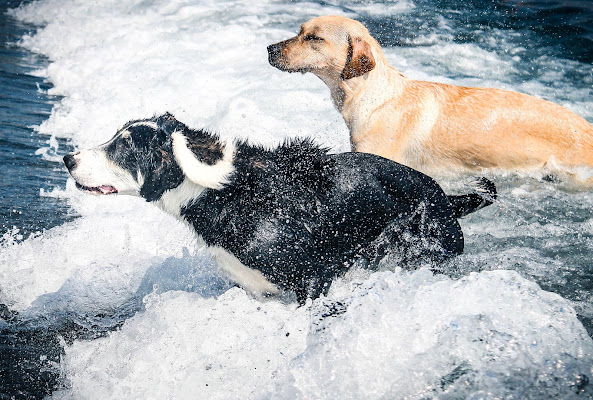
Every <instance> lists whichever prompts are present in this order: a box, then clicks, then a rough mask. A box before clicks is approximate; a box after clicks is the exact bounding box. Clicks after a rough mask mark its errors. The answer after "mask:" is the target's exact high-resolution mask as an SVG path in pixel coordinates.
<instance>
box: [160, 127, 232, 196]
mask: <svg viewBox="0 0 593 400" xmlns="http://www.w3.org/2000/svg"><path fill="white" fill-rule="evenodd" d="M171 137H172V138H173V154H174V155H175V159H176V160H177V163H178V164H179V166H180V167H181V169H182V170H183V173H184V174H185V176H186V177H187V178H188V179H190V180H191V181H192V182H194V183H196V184H198V185H200V186H203V187H206V188H210V189H222V187H223V186H224V185H225V184H226V183H228V179H229V176H230V175H231V174H232V173H233V171H234V170H235V167H234V166H233V156H234V154H235V144H234V143H233V142H232V141H231V140H229V141H227V143H226V144H225V146H224V151H223V158H222V160H220V161H219V162H217V163H216V164H214V165H208V164H206V163H203V162H201V161H199V160H198V159H197V158H196V156H195V155H194V153H193V152H192V151H191V150H190V149H189V148H188V147H187V138H186V137H185V136H184V135H183V134H182V133H181V132H178V131H175V132H173V133H172V134H171Z"/></svg>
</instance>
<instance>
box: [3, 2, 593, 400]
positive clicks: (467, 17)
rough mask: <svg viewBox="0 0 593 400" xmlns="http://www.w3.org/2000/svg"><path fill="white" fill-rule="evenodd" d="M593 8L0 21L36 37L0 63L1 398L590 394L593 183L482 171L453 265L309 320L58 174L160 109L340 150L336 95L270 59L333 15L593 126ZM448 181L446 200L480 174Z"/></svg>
mask: <svg viewBox="0 0 593 400" xmlns="http://www.w3.org/2000/svg"><path fill="white" fill-rule="evenodd" d="M95 3H96V4H95ZM15 5H16V2H8V3H4V7H5V8H11V7H14V6H15ZM592 8H593V7H592V6H591V5H590V3H588V2H577V1H547V2H535V1H494V2H492V1H470V2H467V1H463V2H462V1H457V0H447V1H446V0H442V1H428V0H414V1H408V0H400V1H385V2H367V1H355V0H351V1H339V2H338V1H323V2H322V1H317V2H316V1H298V2H297V1H295V2H288V1H279V0H278V1H271V0H270V1H262V2H252V1H246V0H245V1H242V0H226V1H200V2H188V1H183V0H172V1H170V0H169V1H164V0H162V1H159V0H124V1H121V0H119V1H116V0H108V1H103V2H86V1H82V0H40V1H38V2H35V3H31V4H30V5H28V6H26V7H24V8H21V9H19V10H18V11H16V12H12V13H11V14H10V15H9V16H6V15H4V16H3V17H2V18H3V20H2V21H3V25H2V26H3V28H2V29H3V30H2V32H3V33H4V34H5V35H7V39H5V40H3V42H6V41H8V42H14V41H15V40H17V39H18V38H19V37H20V38H22V39H21V41H20V42H19V43H20V47H14V46H8V47H6V48H4V49H3V53H2V57H3V63H2V69H3V71H5V72H4V73H3V75H2V79H3V80H2V93H1V96H2V98H1V99H0V100H1V101H3V103H2V108H1V109H2V118H3V119H2V123H3V124H7V125H9V126H8V129H6V128H5V125H3V126H2V132H1V133H0V134H1V135H2V136H1V139H2V141H3V142H2V146H1V149H0V151H2V152H3V154H2V157H3V160H5V159H6V160H11V161H10V162H9V163H7V164H9V165H7V166H4V165H3V172H2V174H3V175H1V178H2V182H1V183H0V185H2V194H1V195H2V196H3V197H2V209H3V211H2V213H3V214H2V229H3V231H2V232H0V234H3V236H2V239H1V244H0V246H1V247H0V304H3V305H4V306H3V307H2V308H1V309H0V315H1V316H2V319H3V320H4V321H2V320H0V329H1V332H0V398H10V397H11V396H15V397H17V398H28V397H43V396H44V395H46V394H50V395H51V397H52V398H57V399H94V398H101V399H104V398H112V399H119V398H138V399H140V398H141V399H146V398H155V399H157V398H196V397H198V398H257V399H260V398H380V397H387V398H407V399H427V398H441V399H458V398H475V399H477V398H484V399H490V398H509V399H510V398H531V399H540V398H552V397H557V398H562V399H570V398H576V399H581V398H590V397H592V396H593V391H592V390H593V389H592V385H591V384H590V383H589V381H590V380H591V379H593V370H592V367H593V340H592V339H591V334H593V263H592V262H591V254H592V253H591V250H590V249H591V245H592V243H593V218H592V217H591V211H590V210H591V209H592V205H593V204H592V203H593V197H592V196H591V194H590V192H589V191H587V190H581V189H579V188H575V187H573V186H572V185H571V184H569V183H563V182H549V181H547V180H543V179H542V177H544V176H545V175H546V173H545V172H541V173H534V174H512V173H488V174H487V176H488V177H489V178H490V179H492V180H493V181H495V182H496V184H497V186H498V188H499V192H500V201H499V202H498V203H497V204H496V205H493V206H491V207H489V208H488V209H485V210H482V211H480V212H479V213H476V214H473V215H471V216H469V217H467V218H465V219H464V220H462V227H463V229H464V232H465V236H466V253H465V254H464V255H463V256H461V257H459V258H458V259H457V260H456V262H455V263H453V265H451V266H449V267H447V269H446V270H443V271H442V273H433V272H431V271H428V270H419V271H414V272H409V271H402V270H400V269H399V268H398V267H397V266H395V265H387V266H386V270H385V271H381V272H377V273H374V274H368V273H365V272H362V271H353V272H352V274H351V275H349V276H347V277H345V278H344V279H340V280H338V281H337V282H335V283H334V284H333V285H332V288H331V290H330V293H329V295H328V297H327V298H325V299H319V300H316V301H315V302H313V303H312V304H309V305H307V306H306V307H301V308H297V307H296V306H295V305H291V304H282V303H279V302H276V301H268V302H259V301H256V300H254V299H252V298H250V297H249V296H248V295H247V294H245V292H244V291H243V290H241V289H239V288H233V287H232V285H231V284H230V283H229V282H228V281H227V280H226V279H225V278H224V277H223V276H222V275H221V274H219V272H218V271H216V270H215V269H214V267H213V266H212V264H211V262H210V260H209V258H208V256H207V255H206V254H204V252H203V251H202V250H201V249H200V248H198V247H197V245H196V243H195V241H194V239H193V237H192V234H191V232H189V231H188V230H187V229H186V228H185V227H184V226H182V225H181V224H179V223H177V222H176V221H175V220H174V219H173V218H171V217H169V216H167V215H164V214H163V213H162V212H160V211H159V210H157V209H156V208H154V207H151V206H150V205H148V204H145V203H143V202H142V201H140V200H139V199H134V198H129V197H124V196H121V197H118V196H110V197H103V198H97V197H93V196H88V195H85V194H83V193H81V192H79V191H77V190H76V189H75V188H74V185H73V183H72V182H71V181H66V174H65V171H64V169H63V168H62V166H61V165H60V157H61V156H62V155H63V154H64V153H66V152H68V151H70V149H71V147H89V146H94V145H97V144H99V143H101V142H103V141H105V140H107V139H108V138H110V137H111V136H112V135H113V133H114V132H115V130H116V129H117V128H118V127H119V126H120V125H121V124H123V123H124V122H126V121H127V120H130V119H135V118H143V117H146V116H150V115H153V114H157V113H162V112H165V111H170V112H172V113H174V114H175V115H176V116H177V117H178V118H179V119H180V120H182V121H183V122H185V123H186V124H188V125H190V126H195V127H202V126H206V127H209V128H211V129H215V130H217V131H219V132H220V133H221V134H222V135H223V136H225V137H227V136H234V137H243V138H245V137H248V138H249V139H250V140H252V141H254V142H260V143H265V144H274V143H278V142H280V141H282V140H283V139H284V138H285V137H288V136H297V135H307V136H312V137H314V138H315V139H316V140H317V141H318V142H319V143H321V144H324V145H327V146H330V147H332V149H333V150H334V151H344V150H347V149H348V136H347V129H346V127H345V125H344V122H343V120H342V119H341V117H340V115H339V114H338V113H337V111H335V110H334V109H333V108H332V105H331V101H330V98H329V91H328V90H327V88H326V87H325V86H324V85H323V84H322V83H321V82H320V81H319V80H317V78H315V77H313V76H310V75H304V76H303V75H300V74H291V75H289V74H286V73H282V72H280V71H277V70H276V69H274V68H272V67H270V66H269V65H268V64H267V54H266V46H267V45H268V44H270V43H274V42H277V41H279V40H282V39H285V38H288V37H290V36H293V35H294V34H295V33H296V32H298V27H299V25H300V24H301V23H302V22H304V21H305V20H307V19H309V18H311V17H313V16H317V15H323V14H343V15H347V16H350V17H354V18H356V19H359V20H361V21H362V22H363V23H365V24H366V25H367V26H368V27H369V29H370V31H371V33H372V34H373V35H374V36H375V37H377V38H378V40H379V41H380V42H381V44H382V45H383V46H384V47H385V52H386V54H387V56H388V58H389V59H390V61H391V62H392V63H393V65H395V66H396V67H397V68H399V69H400V70H401V71H402V72H403V73H404V74H406V75H408V76H410V77H414V78H420V79H430V80H436V81H440V82H451V83H456V84H463V85H474V86H494V87H501V88H508V89H514V90H519V91H523V92H527V93H530V94H533V95H536V96H539V97H543V98H545V99H548V100H551V101H554V102H557V103H559V104H562V105H564V106H566V107H569V108H570V109H572V110H574V111H575V112H577V113H579V114H580V115H582V116H583V117H585V118H586V119H588V120H589V121H593V96H592V94H593V93H592V86H593V68H592V66H591V62H592V60H593V36H592V32H591V30H592V27H593V24H592V23H591V22H592V21H593V10H592ZM33 25H34V26H37V27H38V29H37V30H35V29H33V28H32V26H33ZM27 51H31V52H32V53H30V52H27ZM4 60H7V61H6V62H4ZM9 73H12V74H13V75H12V76H13V77H14V75H15V74H16V80H15V79H13V78H9V77H8V75H7V74H9ZM31 73H32V74H33V76H31V75H30V74H31ZM28 74H29V75H28ZM37 84H39V88H40V90H38V89H37ZM5 88H7V90H6V89H5ZM18 88H25V89H20V90H17V89H18ZM9 99H12V100H11V101H8V100H9ZM8 107H9V108H8ZM7 110H8V111H7ZM50 111H51V114H48V112H50ZM8 118H10V119H8ZM5 121H6V122H5ZM31 126H35V128H34V129H32V128H31ZM13 153H14V155H13ZM11 157H12V158H11ZM439 180H440V182H441V183H442V185H443V186H444V187H445V189H446V190H447V191H448V192H451V193H453V192H461V191H463V190H464V186H465V185H466V184H467V182H469V181H470V180H471V177H469V176H461V177H450V176H443V177H440V178H439ZM40 189H43V190H42V191H40ZM40 193H41V194H42V196H40ZM19 196H20V197H19ZM7 205H8V207H7ZM13 209H14V210H17V212H12V210H13ZM19 212H21V213H19ZM14 227H16V228H14ZM31 233H33V234H32V235H31Z"/></svg>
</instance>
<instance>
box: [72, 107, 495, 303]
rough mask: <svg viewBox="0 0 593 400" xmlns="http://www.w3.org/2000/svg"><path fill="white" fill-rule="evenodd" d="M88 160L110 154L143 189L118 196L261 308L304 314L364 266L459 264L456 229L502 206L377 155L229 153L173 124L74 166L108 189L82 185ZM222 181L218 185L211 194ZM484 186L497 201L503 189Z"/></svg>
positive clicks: (231, 148)
mask: <svg viewBox="0 0 593 400" xmlns="http://www.w3.org/2000/svg"><path fill="white" fill-rule="evenodd" d="M180 146H182V147H180ZM184 149H185V150H189V153H188V152H186V151H185V150H184ZM182 150H184V151H182ZM90 152H97V153H100V154H103V153H105V154H106V157H105V158H106V159H109V160H111V162H112V163H113V164H114V166H112V167H113V168H115V169H117V170H120V169H121V170H125V171H127V173H129V175H130V177H129V178H127V179H125V180H123V182H129V179H131V177H139V178H138V179H139V181H137V182H136V184H137V185H134V184H133V183H130V188H124V187H117V186H113V190H116V191H118V192H122V191H126V192H131V191H133V188H134V187H137V189H136V190H137V193H136V194H137V195H139V196H141V197H143V198H145V199H146V200H147V201H150V202H153V203H155V204H156V205H158V206H160V207H161V208H162V209H163V210H165V211H167V212H169V213H171V214H173V215H176V216H177V217H178V218H179V219H181V220H182V221H184V222H186V223H187V224H189V225H190V226H191V227H192V228H193V230H194V231H195V232H196V234H197V235H198V236H199V238H201V240H203V241H204V242H205V244H206V245H207V246H208V247H209V248H210V249H211V251H212V254H213V258H214V260H215V261H216V262H217V263H218V265H219V266H220V268H221V269H223V270H225V271H226V272H227V273H228V274H229V276H230V277H231V279H233V280H235V281H236V282H237V283H238V284H239V285H241V286H243V287H245V288H246V289H248V290H250V291H251V292H253V293H254V294H255V295H256V296H266V295H268V294H278V293H280V292H281V291H293V292H294V293H295V294H296V296H297V300H298V301H299V302H300V303H303V302H304V301H305V300H306V299H307V298H309V297H311V298H315V297H317V296H319V295H320V294H322V293H325V292H326V291H327V289H328V288H329V285H330V284H331V281H332V279H333V278H334V277H336V276H338V275H340V274H342V273H344V272H345V271H347V270H348V269H349V268H350V267H351V266H352V265H353V264H354V263H355V262H357V261H359V260H361V261H363V260H364V263H366V265H369V266H374V265H376V263H377V262H378V261H379V260H380V259H381V258H382V257H384V256H385V255H387V254H395V255H396V256H398V257H399V259H400V260H401V262H402V265H404V266H408V267H415V266H417V265H419V263H422V262H431V261H443V260H446V259H448V258H450V257H452V256H454V255H457V254H460V253H461V252H462V251H463V234H462V232H461V228H460V226H459V223H458V221H457V217H459V216H461V215H465V214H467V213H470V212H473V211H475V210H477V209H479V208H482V207H484V206H486V205H488V204H491V202H492V200H493V199H492V198H488V196H485V195H480V194H477V193H472V194H467V195H460V196H449V197H448V196H447V195H445V193H444V192H443V191H442V189H441V188H440V187H439V186H438V185H437V184H436V183H435V182H434V181H433V180H432V179H431V178H430V177H428V176H426V175H424V174H422V173H420V172H417V171H415V170H413V169H410V168H408V167H406V166H403V165H401V164H397V163H395V162H392V161H389V160H386V159H384V158H382V157H379V156H376V155H371V154H362V153H344V154H333V155H332V154H328V153H327V151H326V149H323V148H320V147H318V146H317V145H315V144H314V143H313V142H312V141H311V140H309V139H294V140H290V141H287V142H285V143H283V144H282V145H280V146H278V147H277V148H275V149H271V150H270V149H266V148H263V147H261V146H253V145H250V144H248V143H247V142H236V143H234V142H233V143H230V142H227V143H223V142H222V141H220V140H219V139H218V137H217V136H216V135H213V134H210V133H209V132H207V131H204V130H193V129H190V128H188V127H187V126H185V125H183V124H182V123H180V122H179V121H177V120H176V119H175V118H174V117H173V116H172V115H170V114H166V115H164V116H161V117H155V118H153V119H150V120H146V121H144V122H142V121H140V122H139V121H134V122H132V123H129V124H126V125H125V126H124V127H123V128H122V129H121V130H120V132H119V133H118V134H117V135H116V136H115V137H114V138H113V139H112V140H111V141H110V142H108V143H107V144H105V145H103V146H100V147H99V148H98V149H94V150H88V151H83V152H81V153H76V154H72V155H68V156H66V157H65V163H66V165H67V166H68V169H69V170H70V173H71V174H72V176H73V177H74V178H75V179H76V180H77V182H78V184H79V185H80V186H81V187H83V188H86V189H85V190H90V189H91V188H92V187H93V185H110V182H108V181H107V180H108V175H107V177H103V178H101V177H88V176H86V175H84V179H85V180H84V181H80V182H79V181H78V180H79V179H81V178H80V176H78V174H77V169H78V168H81V169H83V170H84V164H85V162H86V161H85V154H94V153H90ZM229 160H230V161H229ZM228 162H230V164H228ZM196 166H197V168H199V169H200V170H203V171H205V173H211V174H212V175H211V177H205V176H195V177H194V178H192V179H194V180H191V179H189V178H188V177H189V176H194V174H193V172H194V171H188V168H194V167H196ZM220 171H224V174H221V173H220ZM226 171H229V172H228V174H227V172H226ZM212 177H217V178H218V179H220V181H219V182H218V185H214V186H213V187H206V186H205V183H204V182H212V181H213V178H212ZM196 180H198V181H196ZM200 180H202V181H200ZM484 182H488V181H484ZM490 184H491V183H490ZM482 186H483V187H484V188H485V189H484V190H485V192H486V194H488V195H492V196H495V193H496V189H495V188H494V186H493V185H492V186H491V187H487V185H485V184H482Z"/></svg>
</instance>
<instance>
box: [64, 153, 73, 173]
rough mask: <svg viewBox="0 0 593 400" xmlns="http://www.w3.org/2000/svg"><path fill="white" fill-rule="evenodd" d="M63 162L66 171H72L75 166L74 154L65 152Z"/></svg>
mask: <svg viewBox="0 0 593 400" xmlns="http://www.w3.org/2000/svg"><path fill="white" fill-rule="evenodd" d="M64 164H65V165H66V168H68V171H72V170H73V169H74V168H75V167H76V159H75V158H74V154H66V155H65V156H64Z"/></svg>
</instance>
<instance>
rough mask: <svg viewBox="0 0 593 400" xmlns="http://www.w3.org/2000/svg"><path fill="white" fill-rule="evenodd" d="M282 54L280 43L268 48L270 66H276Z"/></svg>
mask: <svg viewBox="0 0 593 400" xmlns="http://www.w3.org/2000/svg"><path fill="white" fill-rule="evenodd" d="M280 53H281V49H280V46H279V43H276V44H271V45H269V46H268V62H269V63H270V64H272V65H274V63H275V62H276V60H277V59H278V56H279V55H280Z"/></svg>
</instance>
